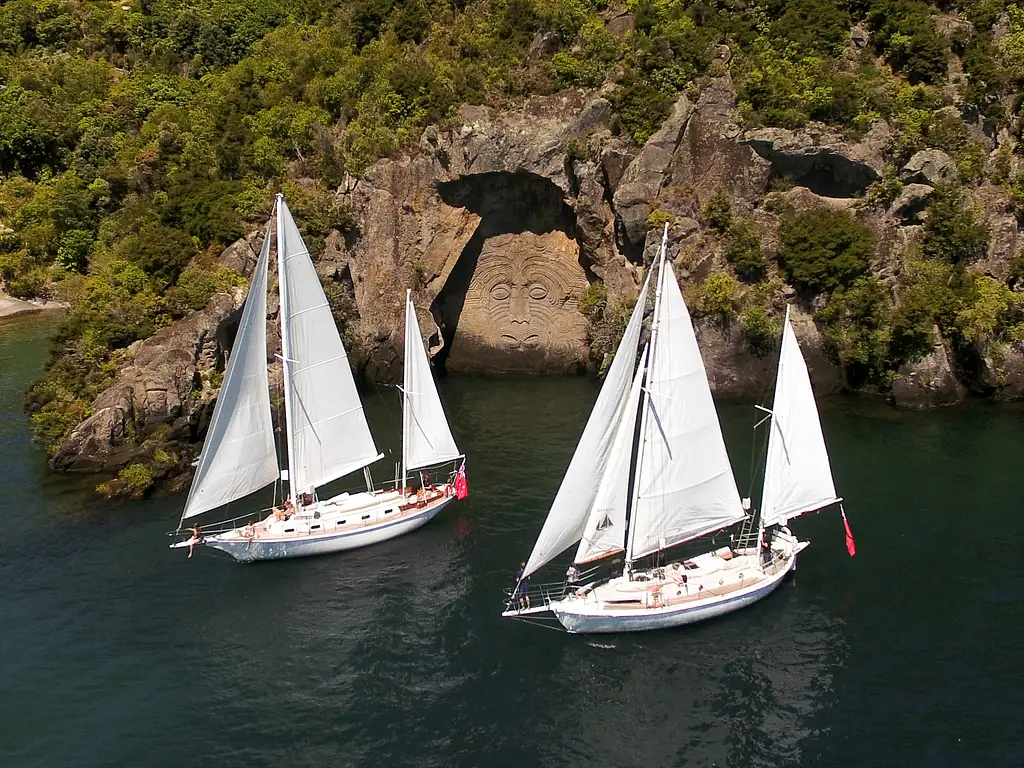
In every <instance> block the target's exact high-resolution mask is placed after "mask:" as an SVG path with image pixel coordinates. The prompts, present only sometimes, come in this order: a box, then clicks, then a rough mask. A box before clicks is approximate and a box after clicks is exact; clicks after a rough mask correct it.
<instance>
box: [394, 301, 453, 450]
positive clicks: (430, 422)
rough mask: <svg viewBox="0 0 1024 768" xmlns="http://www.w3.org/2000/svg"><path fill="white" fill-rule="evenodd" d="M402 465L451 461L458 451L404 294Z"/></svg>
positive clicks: (417, 323) (409, 304)
mask: <svg viewBox="0 0 1024 768" xmlns="http://www.w3.org/2000/svg"><path fill="white" fill-rule="evenodd" d="M404 398H405V411H404V422H405V423H404V429H403V431H404V435H403V437H404V440H405V451H404V453H405V466H406V468H407V469H419V468H421V467H428V466H431V465H433V464H440V463H441V462H445V461H451V460H452V459H456V458H458V457H459V456H461V455H462V454H461V453H460V452H459V448H458V446H457V445H455V438H454V437H452V431H451V428H450V427H449V426H448V419H447V418H446V417H445V414H444V408H442V407H441V398H440V397H438V395H437V387H436V386H435V384H434V377H433V375H432V373H431V371H430V361H429V360H428V359H427V352H426V350H425V349H424V347H423V338H422V337H421V336H420V325H419V322H418V321H417V320H416V308H415V307H414V306H413V304H412V297H411V295H410V294H409V293H407V294H406V298H405V395H404Z"/></svg>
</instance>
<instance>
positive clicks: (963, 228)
mask: <svg viewBox="0 0 1024 768" xmlns="http://www.w3.org/2000/svg"><path fill="white" fill-rule="evenodd" d="M927 211H928V218H927V220H926V221H925V223H924V242H923V244H922V249H923V251H924V255H925V256H928V257H929V258H933V259H938V260H940V261H947V262H949V263H952V264H961V265H964V264H969V263H971V262H972V261H975V260H976V259H979V258H981V257H982V256H984V255H985V251H986V250H987V248H988V241H989V231H988V227H987V226H986V224H985V222H984V221H983V220H982V219H981V216H980V215H979V212H978V210H977V209H976V208H975V207H974V206H973V205H971V204H970V203H969V202H968V201H967V199H966V197H965V195H964V193H963V190H961V189H960V188H958V187H939V188H937V189H936V190H935V191H934V192H933V193H932V195H931V196H930V197H929V199H928V208H927Z"/></svg>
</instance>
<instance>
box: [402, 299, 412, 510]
mask: <svg viewBox="0 0 1024 768" xmlns="http://www.w3.org/2000/svg"><path fill="white" fill-rule="evenodd" d="M411 301H412V289H411V288H406V289H405V360H404V361H403V365H402V487H401V488H400V489H399V493H400V494H401V495H402V498H403V499H404V498H405V483H406V473H407V462H408V456H409V378H410V376H409V351H410V350H409V302H411Z"/></svg>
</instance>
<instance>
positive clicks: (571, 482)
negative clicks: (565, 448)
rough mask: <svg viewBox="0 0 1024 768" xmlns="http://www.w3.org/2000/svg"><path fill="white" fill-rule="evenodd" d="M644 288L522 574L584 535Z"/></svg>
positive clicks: (624, 391) (636, 335) (621, 396)
mask: <svg viewBox="0 0 1024 768" xmlns="http://www.w3.org/2000/svg"><path fill="white" fill-rule="evenodd" d="M663 247H664V244H663ZM649 284H650V275H648V277H647V281H646V282H645V283H644V287H643V290H641V291H640V296H639V298H638V299H637V302H636V305H635V306H634V307H633V314H632V316H631V317H630V319H629V324H628V325H627V326H626V332H625V333H624V334H623V336H622V341H620V342H619V346H618V348H617V349H616V350H615V357H614V358H613V359H612V364H611V365H610V366H609V367H608V372H607V374H606V376H605V381H604V385H603V386H602V387H601V391H600V393H599V394H598V396H597V401H596V402H595V403H594V409H593V410H592V411H591V412H590V418H589V419H588V420H587V426H586V427H584V429H583V434H582V435H581V436H580V441H579V443H578V444H577V445H576V452H575V453H574V454H573V457H572V460H571V461H570V462H569V468H568V469H567V470H566V472H565V476H564V477H563V478H562V485H561V486H560V487H559V489H558V493H557V494H556V495H555V500H554V502H553V503H552V504H551V510H550V511H549V512H548V516H547V519H546V520H545V521H544V526H543V528H541V532H540V536H539V537H538V539H537V543H536V544H535V545H534V547H533V552H532V553H530V559H529V560H528V561H527V563H526V575H529V574H531V573H533V572H534V571H536V570H537V569H538V568H540V567H541V566H543V565H544V564H545V563H547V562H548V561H549V560H551V558H553V557H555V556H556V555H558V554H559V553H561V552H563V551H564V550H565V549H566V548H568V547H569V546H571V545H573V544H575V543H576V542H577V541H579V540H580V538H581V537H582V536H583V528H584V525H585V524H586V521H587V515H588V514H589V513H590V510H591V507H592V506H593V503H594V498H595V496H596V495H597V489H598V486H599V484H600V482H601V478H602V477H603V476H604V474H605V471H606V468H607V466H608V457H609V454H610V452H611V448H612V442H613V440H614V437H615V432H616V429H617V427H618V422H619V414H620V413H621V412H622V407H623V404H624V402H625V400H626V398H627V397H628V396H629V389H630V382H631V381H632V378H633V370H634V368H635V366H636V352H637V346H638V345H639V342H640V330H641V327H642V325H643V319H644V307H645V305H646V304H647V289H648V286H649Z"/></svg>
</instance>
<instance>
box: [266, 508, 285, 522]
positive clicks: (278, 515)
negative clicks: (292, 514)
mask: <svg viewBox="0 0 1024 768" xmlns="http://www.w3.org/2000/svg"><path fill="white" fill-rule="evenodd" d="M270 511H271V512H273V513H274V519H275V520H285V519H287V515H286V513H285V511H284V510H283V509H281V508H280V507H271V509H270Z"/></svg>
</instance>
